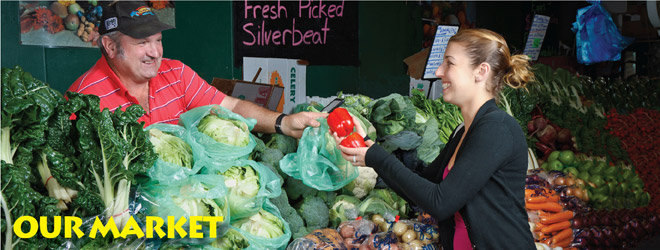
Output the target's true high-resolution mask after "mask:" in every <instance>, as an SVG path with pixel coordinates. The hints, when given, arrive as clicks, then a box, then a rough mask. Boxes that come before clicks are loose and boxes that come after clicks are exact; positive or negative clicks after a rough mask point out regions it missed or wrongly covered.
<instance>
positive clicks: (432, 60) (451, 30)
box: [422, 25, 458, 79]
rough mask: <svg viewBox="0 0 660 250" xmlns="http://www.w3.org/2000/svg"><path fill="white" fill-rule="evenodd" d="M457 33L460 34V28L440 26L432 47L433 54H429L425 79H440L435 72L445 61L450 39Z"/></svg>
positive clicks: (425, 68)
mask: <svg viewBox="0 0 660 250" xmlns="http://www.w3.org/2000/svg"><path fill="white" fill-rule="evenodd" d="M456 32H458V26H447V25H438V28H437V29H436V31H435V38H434V39H433V45H431V52H429V59H428V60H427V61H426V67H424V76H423V77H422V78H423V79H437V78H438V77H437V76H435V71H436V70H437V69H438V67H440V65H441V64H442V61H443V60H444V56H445V50H446V49H447V43H448V42H449V38H451V37H452V36H453V35H455V34H456Z"/></svg>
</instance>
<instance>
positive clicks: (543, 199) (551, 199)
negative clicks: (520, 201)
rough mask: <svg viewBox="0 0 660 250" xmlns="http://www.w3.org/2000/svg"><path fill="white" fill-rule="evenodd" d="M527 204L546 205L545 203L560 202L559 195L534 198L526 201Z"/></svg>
mask: <svg viewBox="0 0 660 250" xmlns="http://www.w3.org/2000/svg"><path fill="white" fill-rule="evenodd" d="M525 201H526V202H527V203H544V202H558V201H559V195H550V196H533V197H528V198H526V199H525Z"/></svg>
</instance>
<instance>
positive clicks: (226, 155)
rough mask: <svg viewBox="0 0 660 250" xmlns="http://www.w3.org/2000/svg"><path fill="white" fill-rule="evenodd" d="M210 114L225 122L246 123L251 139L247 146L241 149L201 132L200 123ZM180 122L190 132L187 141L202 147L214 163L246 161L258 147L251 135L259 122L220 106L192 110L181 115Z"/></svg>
mask: <svg viewBox="0 0 660 250" xmlns="http://www.w3.org/2000/svg"><path fill="white" fill-rule="evenodd" d="M208 114H213V115H216V116H217V117H219V118H221V119H223V120H230V121H237V122H242V123H245V124H246V125H247V128H248V131H247V134H248V137H249V141H248V144H247V146H244V147H240V146H234V145H230V144H225V143H221V142H218V141H216V140H214V139H213V138H211V137H209V136H208V135H206V134H204V133H202V132H200V131H199V129H198V128H197V126H198V125H199V123H200V121H201V120H202V119H203V118H204V117H205V116H206V115H208ZM179 122H180V123H182V124H183V126H184V127H185V128H186V129H187V130H188V135H189V137H190V138H189V139H188V140H186V141H194V142H196V143H197V144H199V145H201V149H203V150H204V151H205V153H206V155H207V156H208V158H210V159H212V160H214V161H218V162H226V161H231V160H234V159H245V158H247V157H248V156H249V155H250V152H252V149H254V147H255V146H256V145H257V142H256V140H255V136H254V135H253V134H252V133H250V131H251V130H252V128H254V125H256V124H257V120H255V119H249V118H244V117H242V116H240V115H238V114H236V113H233V112H231V111H230V110H228V109H226V108H224V107H222V106H220V105H207V106H202V107H197V108H194V109H191V110H189V111H187V112H185V113H183V114H181V117H180V119H179ZM195 150H196V148H193V151H195ZM196 160H197V159H196Z"/></svg>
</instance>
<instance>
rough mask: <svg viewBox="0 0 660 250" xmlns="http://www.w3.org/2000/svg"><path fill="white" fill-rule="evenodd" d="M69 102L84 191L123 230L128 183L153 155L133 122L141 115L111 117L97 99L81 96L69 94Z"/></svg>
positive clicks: (129, 112)
mask: <svg viewBox="0 0 660 250" xmlns="http://www.w3.org/2000/svg"><path fill="white" fill-rule="evenodd" d="M68 96H69V102H73V103H76V104H80V106H79V107H80V109H78V110H75V114H76V115H77V118H76V128H77V130H78V133H79V135H80V136H79V139H78V142H77V144H76V145H77V147H78V148H77V149H78V152H80V153H81V156H80V159H81V161H80V162H81V164H82V168H83V169H87V170H88V171H87V172H85V171H83V174H82V182H81V183H83V184H84V188H85V189H93V191H92V190H88V191H90V192H91V193H95V194H96V195H98V196H99V197H101V199H102V200H103V204H104V207H105V211H104V213H105V215H106V218H110V217H111V216H114V218H115V223H117V226H118V227H119V228H123V226H124V225H125V223H126V222H127V221H128V218H129V213H128V212H127V211H128V198H129V191H130V187H131V182H132V181H133V178H134V176H135V175H137V174H141V173H144V172H145V171H146V170H147V169H148V168H150V167H151V166H152V165H153V164H154V162H155V161H156V158H157V156H156V154H155V153H154V151H153V146H152V145H151V142H150V141H149V136H148V134H147V133H146V132H144V131H143V124H144V123H138V122H137V120H138V118H140V117H141V116H142V115H143V114H144V110H143V109H142V107H140V106H139V105H132V106H129V107H127V108H126V111H122V110H121V109H117V110H116V111H115V112H114V113H111V112H110V111H109V109H107V108H105V109H104V110H103V111H100V107H99V98H98V97H97V96H85V95H82V94H79V93H73V92H69V93H68Z"/></svg>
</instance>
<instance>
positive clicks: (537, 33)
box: [523, 15, 550, 61]
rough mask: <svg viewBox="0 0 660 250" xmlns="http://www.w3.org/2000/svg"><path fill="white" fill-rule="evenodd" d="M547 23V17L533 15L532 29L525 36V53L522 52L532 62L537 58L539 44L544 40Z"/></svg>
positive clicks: (539, 49) (539, 50) (548, 18)
mask: <svg viewBox="0 0 660 250" xmlns="http://www.w3.org/2000/svg"><path fill="white" fill-rule="evenodd" d="M549 22H550V17H549V16H543V15H534V21H533V22H532V28H531V29H530V30H529V36H527V43H526V44H525V51H524V52H523V53H524V54H525V55H527V56H529V58H531V59H532V60H533V61H535V60H536V59H538V58H539V53H540V52H541V44H543V38H545V31H546V30H547V29H548V23H549Z"/></svg>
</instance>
